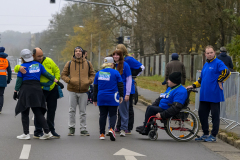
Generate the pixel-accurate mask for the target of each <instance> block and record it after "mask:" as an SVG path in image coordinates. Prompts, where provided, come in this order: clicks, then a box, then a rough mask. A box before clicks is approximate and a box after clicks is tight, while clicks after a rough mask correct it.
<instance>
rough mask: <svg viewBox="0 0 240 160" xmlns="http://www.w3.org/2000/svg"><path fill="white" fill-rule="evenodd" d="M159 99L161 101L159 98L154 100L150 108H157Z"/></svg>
mask: <svg viewBox="0 0 240 160" xmlns="http://www.w3.org/2000/svg"><path fill="white" fill-rule="evenodd" d="M161 99H162V98H161V97H160V96H159V97H158V98H157V99H156V100H155V102H153V103H152V106H159V103H160V101H161Z"/></svg>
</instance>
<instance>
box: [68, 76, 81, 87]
mask: <svg viewBox="0 0 240 160" xmlns="http://www.w3.org/2000/svg"><path fill="white" fill-rule="evenodd" d="M69 87H70V88H78V87H79V81H78V80H77V79H75V78H71V79H70V83H69Z"/></svg>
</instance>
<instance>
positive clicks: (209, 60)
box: [206, 56, 216, 63]
mask: <svg viewBox="0 0 240 160" xmlns="http://www.w3.org/2000/svg"><path fill="white" fill-rule="evenodd" d="M214 59H216V56H215V57H214V58H213V59H211V60H208V59H207V60H206V61H207V62H208V63H210V62H212V61H214Z"/></svg>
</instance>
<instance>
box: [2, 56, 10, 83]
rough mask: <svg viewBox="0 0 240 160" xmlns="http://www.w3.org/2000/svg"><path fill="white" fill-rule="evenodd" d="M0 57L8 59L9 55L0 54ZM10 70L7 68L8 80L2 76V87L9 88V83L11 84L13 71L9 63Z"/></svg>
mask: <svg viewBox="0 0 240 160" xmlns="http://www.w3.org/2000/svg"><path fill="white" fill-rule="evenodd" d="M0 57H1V58H7V57H8V55H7V54H6V53H4V52H0ZM8 64H9V66H8V68H7V72H8V79H7V78H6V76H3V75H0V87H7V82H9V83H10V81H11V78H12V70H11V66H10V63H9V61H8Z"/></svg>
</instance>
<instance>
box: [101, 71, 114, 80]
mask: <svg viewBox="0 0 240 160" xmlns="http://www.w3.org/2000/svg"><path fill="white" fill-rule="evenodd" d="M110 76H111V74H110V73H109V72H99V76H98V80H103V81H110Z"/></svg>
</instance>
